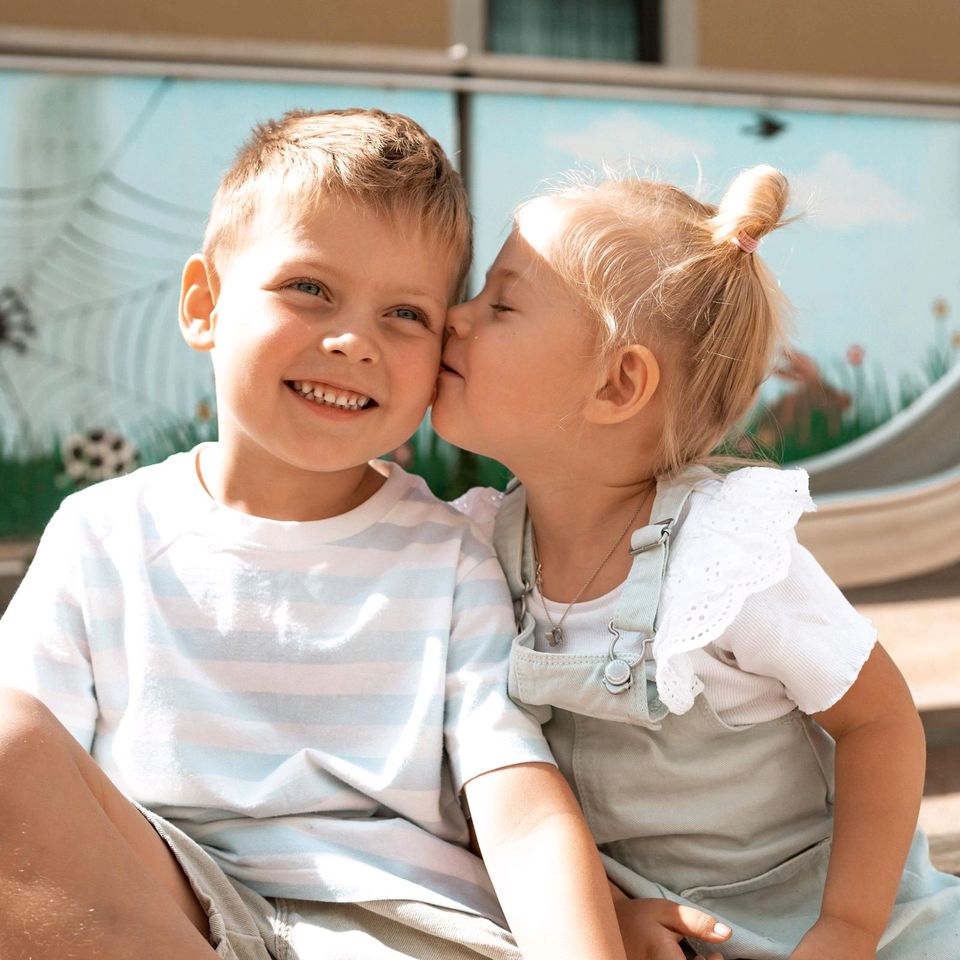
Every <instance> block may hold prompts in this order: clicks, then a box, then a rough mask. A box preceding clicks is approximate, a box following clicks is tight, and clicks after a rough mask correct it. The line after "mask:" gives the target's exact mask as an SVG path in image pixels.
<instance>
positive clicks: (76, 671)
mask: <svg viewBox="0 0 960 960" xmlns="http://www.w3.org/2000/svg"><path fill="white" fill-rule="evenodd" d="M69 506H70V505H69V504H65V505H64V506H62V507H61V508H60V510H59V511H58V512H57V514H55V515H54V517H53V519H52V520H51V521H50V523H49V524H48V525H47V529H46V530H45V531H44V534H43V537H42V538H41V540H40V544H39V546H38V547H37V553H36V555H35V557H34V558H33V561H32V562H31V564H30V567H29V569H28V570H27V573H26V575H25V576H24V578H23V580H22V581H21V583H20V585H19V587H18V589H17V592H16V593H15V594H14V596H13V599H12V600H11V601H10V604H9V606H8V607H7V609H6V611H5V612H4V614H3V617H2V618H0V687H16V688H18V689H20V690H24V691H26V692H27V693H31V694H33V695H34V696H35V697H37V698H38V699H39V700H41V701H43V702H44V703H45V704H46V705H47V706H48V707H49V708H50V709H51V710H52V711H53V712H54V713H55V714H56V716H57V718H58V719H59V720H60V721H61V723H63V725H64V726H65V727H67V729H69V731H70V732H71V733H72V734H73V736H74V737H75V738H76V739H77V740H78V741H79V742H80V744H81V745H82V746H83V748H84V749H85V750H89V749H90V746H91V743H92V740H93V732H94V725H95V723H96V718H97V710H98V708H97V702H96V698H95V697H94V693H93V671H92V668H91V663H90V652H89V649H88V643H87V630H86V622H85V617H84V614H83V610H82V606H81V595H82V582H81V581H82V569H83V559H82V558H85V559H86V560H87V561H90V560H92V559H93V558H92V557H90V556H88V554H87V551H86V550H85V544H86V542H87V539H88V538H87V535H86V530H85V528H84V526H83V524H82V523H80V522H78V518H77V517H76V516H74V514H75V513H76V511H71V510H70V509H69Z"/></svg>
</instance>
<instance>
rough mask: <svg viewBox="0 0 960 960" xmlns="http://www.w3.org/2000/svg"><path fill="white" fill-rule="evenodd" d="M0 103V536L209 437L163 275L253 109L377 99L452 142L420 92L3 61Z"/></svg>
mask: <svg viewBox="0 0 960 960" xmlns="http://www.w3.org/2000/svg"><path fill="white" fill-rule="evenodd" d="M0 103H3V104H4V107H5V109H4V110H3V111H2V112H0V537H22V536H31V535H35V534H36V533H38V532H39V531H40V530H41V529H42V527H43V525H44V523H45V522H46V520H47V519H48V518H49V516H50V515H51V514H52V512H53V510H54V509H55V508H56V505H57V504H58V503H59V501H60V500H61V499H62V498H63V497H64V496H65V495H66V494H67V493H69V492H71V491H72V490H74V489H76V488H77V487H78V486H82V485H84V484H86V483H90V482H95V481H97V480H100V479H103V478H105V477H107V476H114V475H117V474H119V473H122V472H125V471H127V470H129V469H131V468H132V467H134V466H136V465H137V464H138V463H150V462H155V461H157V460H160V459H162V458H163V457H165V456H167V455H168V454H170V453H172V452H174V451H176V450H182V449H189V448H190V447H191V446H192V445H193V444H195V443H196V442H198V441H200V440H203V439H205V438H208V437H211V436H213V435H214V433H215V424H214V419H215V418H214V410H213V382H212V373H211V368H210V364H209V359H208V358H206V357H203V356H200V355H197V354H194V353H192V351H190V350H189V349H187V348H186V346H185V344H184V343H183V342H182V340H181V338H180V334H179V332H178V329H177V298H178V293H179V283H180V271H181V269H182V266H183V263H184V261H185V260H186V258H187V257H188V256H189V255H190V254H191V253H193V252H194V251H195V250H196V249H198V247H199V245H200V242H201V238H202V234H203V228H204V224H205V220H206V211H207V207H208V204H209V201H210V199H211V197H212V196H213V193H214V191H215V189H216V186H217V183H218V180H219V177H220V175H221V173H222V172H223V171H224V170H225V169H226V167H227V166H228V165H229V163H230V162H231V159H232V157H233V154H234V151H235V150H236V148H237V146H238V145H239V144H240V142H241V141H242V140H244V139H245V138H246V136H247V135H248V133H249V131H250V128H251V127H252V125H253V124H254V123H255V122H256V121H257V120H260V119H264V118H267V117H272V116H278V115H280V114H281V113H283V112H284V111H286V110H288V109H292V108H295V107H306V108H310V109H325V108H330V107H348V106H368V107H381V108H383V109H385V110H395V111H399V112H402V113H406V114H408V115H410V116H412V117H414V118H415V119H417V120H418V121H420V122H421V123H422V124H423V125H424V126H425V127H426V128H427V129H428V130H430V131H431V133H432V134H433V135H434V136H435V137H436V138H437V139H438V140H439V141H440V142H441V143H442V144H443V145H444V147H445V148H446V149H448V150H450V151H451V152H452V151H453V150H454V149H455V143H456V131H455V127H454V120H455V111H454V102H453V97H452V95H451V94H450V93H445V92H434V91H415V90H414V91H411V90H380V89H372V88H369V87H351V86H316V85H284V84H268V83H243V82H229V83H228V82H211V81H186V80H174V79H170V78H162V77H159V78H157V77H150V78H144V77H116V76H111V77H90V76H82V77H80V76H65V75H63V76H61V75H42V74H33V73H20V72H8V73H0Z"/></svg>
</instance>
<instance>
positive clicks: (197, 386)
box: [0, 79, 211, 451]
mask: <svg viewBox="0 0 960 960" xmlns="http://www.w3.org/2000/svg"><path fill="white" fill-rule="evenodd" d="M64 82H66V81H64V80H62V79H61V80H60V83H61V84H63V83H64ZM77 82H79V81H76V80H75V81H74V83H77ZM171 85H172V81H170V80H168V79H161V80H156V81H153V83H152V90H150V91H149V94H148V95H147V96H146V97H145V98H144V100H143V102H142V104H141V105H140V106H139V109H138V110H137V111H136V113H134V114H133V115H131V116H130V117H129V119H128V120H127V121H126V126H125V129H123V130H122V133H121V135H120V136H119V138H117V139H116V140H115V142H114V143H113V144H112V145H110V146H109V148H108V149H104V150H103V152H102V155H101V156H98V157H95V158H93V159H94V162H92V163H89V162H88V163H83V162H82V161H83V159H84V158H83V157H82V156H80V155H79V154H82V151H80V150H78V149H77V145H76V143H75V142H72V141H71V140H70V138H71V136H75V133H74V131H71V129H70V126H71V121H70V118H69V117H67V118H65V123H64V124H63V126H64V127H65V128H66V129H64V130H63V139H64V140H65V141H66V145H65V149H66V150H67V151H68V152H69V150H70V149H71V148H72V149H73V150H74V152H76V153H77V154H78V166H79V167H81V169H80V170H78V174H79V175H78V176H77V177H76V178H74V179H66V180H63V181H61V182H50V183H38V182H37V173H38V172H37V170H36V169H35V167H36V166H41V167H42V166H43V160H44V158H45V157H49V156H51V155H53V154H54V153H55V152H56V150H57V149H58V148H59V149H61V151H63V149H64V144H63V143H62V142H61V143H58V142H57V140H56V137H57V131H56V129H53V130H52V132H50V133H47V134H46V139H45V141H44V142H42V143H41V144H39V145H38V144H37V143H36V142H35V141H34V142H33V143H30V142H29V141H28V145H29V146H30V147H31V148H32V149H31V150H30V151H26V153H27V155H28V159H29V158H31V157H34V158H36V157H38V156H39V158H40V162H39V164H36V165H33V164H31V167H33V169H26V168H25V169H24V170H23V172H22V174H21V177H20V179H21V181H22V180H26V179H28V178H29V180H30V182H31V185H29V186H18V185H5V184H3V183H2V179H0V251H2V252H3V259H2V264H0V412H2V423H3V439H4V442H5V445H6V446H7V448H10V449H20V450H23V451H31V450H32V451H36V450H40V449H44V448H47V447H49V445H50V444H51V442H52V441H53V440H54V439H55V438H56V437H58V436H63V435H64V434H65V433H69V432H71V431H77V430H85V429H90V428H93V427H103V426H117V427H119V428H120V429H121V430H122V431H124V432H126V433H133V434H135V435H136V434H139V435H140V436H141V437H142V436H143V435H144V433H146V434H148V435H149V433H150V432H151V431H156V430H163V429H168V428H169V427H170V426H171V425H173V424H176V423H178V422H182V421H183V420H184V419H186V418H189V416H190V411H191V409H192V408H194V407H195V406H196V404H197V402H198V400H199V399H200V398H202V397H203V396H204V395H209V394H210V392H211V377H210V373H209V361H208V360H207V359H206V358H201V357H193V356H191V354H190V351H189V350H188V348H186V346H185V345H184V344H183V342H182V340H180V337H179V333H178V330H177V323H176V305H177V298H178V292H179V281H180V271H181V268H182V264H183V262H184V259H185V257H186V256H187V255H189V253H191V252H192V251H193V250H195V249H197V247H198V246H199V242H200V238H201V236H202V231H203V224H204V220H205V214H204V213H203V212H202V211H200V210H197V209H192V208H190V207H189V206H185V205H181V204H179V203H177V202H173V201H171V200H170V199H168V198H166V197H163V196H159V195H157V193H155V192H154V191H152V190H151V188H150V181H149V176H148V175H147V172H146V171H145V176H144V180H145V182H131V179H130V178H129V177H128V176H123V175H120V174H118V172H117V166H118V163H119V161H120V160H121V159H122V158H123V157H124V155H125V153H126V152H127V151H128V150H129V148H130V146H131V144H133V143H134V142H135V141H136V139H137V137H138V135H139V134H140V133H141V131H142V130H143V128H144V126H145V125H146V124H147V122H148V121H149V120H150V118H151V117H152V116H153V114H154V113H155V112H156V110H157V109H158V107H159V106H160V104H161V103H162V101H163V99H164V98H165V97H166V96H167V95H168V93H169V91H170V88H171ZM68 106H69V104H68ZM59 108H60V110H61V113H62V112H63V109H64V107H63V105H62V101H61V102H60V107H59ZM21 113H22V114H23V115H24V116H25V117H26V119H27V121H28V122H29V120H30V119H32V118H30V117H29V111H28V110H22V111H21ZM24 140H26V138H24ZM24 152H25V151H24V150H22V149H21V151H20V154H21V157H22V156H23V154H24ZM88 152H89V151H88ZM67 165H68V163H66V164H65V163H61V164H60V168H61V169H62V168H63V167H64V166H67ZM21 166H24V167H25V165H24V164H21ZM48 166H53V164H48ZM83 167H86V168H87V169H82V168H83ZM41 172H42V171H41ZM145 439H146V440H147V442H148V443H149V439H150V438H149V436H147V437H146V438H145Z"/></svg>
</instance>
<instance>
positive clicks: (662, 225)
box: [518, 166, 789, 475]
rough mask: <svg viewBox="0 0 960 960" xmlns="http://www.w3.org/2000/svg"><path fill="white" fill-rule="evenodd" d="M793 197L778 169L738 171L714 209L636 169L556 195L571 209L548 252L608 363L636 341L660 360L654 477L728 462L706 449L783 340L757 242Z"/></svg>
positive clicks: (779, 308) (783, 322) (775, 296)
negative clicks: (661, 415)
mask: <svg viewBox="0 0 960 960" xmlns="http://www.w3.org/2000/svg"><path fill="white" fill-rule="evenodd" d="M787 194H788V185H787V181H786V179H785V178H784V176H783V174H782V173H780V171H779V170H775V169H773V168H772V167H767V166H758V167H752V168H751V169H749V170H745V171H744V172H743V173H741V174H740V175H739V176H738V177H737V178H736V179H735V180H734V181H733V183H732V184H731V185H730V187H729V188H728V190H727V192H726V194H725V195H724V197H723V199H722V200H721V202H720V204H719V206H713V205H712V204H707V203H701V202H700V201H698V200H696V199H694V198H693V197H691V196H690V195H689V194H687V193H685V192H684V191H682V190H680V189H678V188H676V187H672V186H669V185H668V184H664V183H658V182H655V181H651V180H642V179H638V178H635V177H610V178H608V179H605V180H603V181H601V182H587V183H583V182H580V183H573V184H570V185H567V186H564V187H560V188H559V189H558V190H556V191H555V192H554V193H553V194H552V195H553V196H556V197H559V198H561V199H562V201H563V202H565V203H566V205H567V209H566V210H565V216H564V218H563V221H562V222H563V226H562V227H561V230H560V235H559V236H558V237H557V238H555V240H554V242H553V243H552V244H551V245H550V247H549V249H547V250H546V251H545V252H544V255H545V258H546V260H547V262H548V263H549V265H550V266H551V267H552V268H553V269H554V270H555V271H556V273H557V274H558V275H559V276H561V277H562V278H563V279H564V280H565V281H566V282H567V283H568V284H570V285H571V287H572V288H573V289H574V290H575V291H576V292H577V294H578V295H579V296H580V297H581V298H582V300H583V301H584V303H585V304H586V306H587V308H588V310H589V313H590V314H591V315H592V316H593V317H594V318H595V320H596V322H597V325H598V337H599V354H600V357H601V359H603V358H605V357H607V356H610V355H612V353H613V351H615V350H616V349H617V348H618V347H621V346H623V345H626V344H629V343H637V342H639V343H646V344H649V345H650V346H651V347H652V348H654V351H655V353H656V355H657V358H658V360H659V361H660V365H661V381H660V385H661V389H662V390H663V391H664V393H665V403H664V405H663V406H664V411H665V422H664V427H663V432H662V434H661V437H660V443H659V449H658V452H657V456H656V463H655V464H654V470H655V472H656V473H657V474H658V475H667V474H670V473H673V472H675V471H676V470H678V469H679V468H681V467H682V466H683V465H684V464H687V463H691V462H695V461H701V462H702V461H710V460H714V462H717V463H718V464H719V463H722V460H719V459H717V458H714V457H712V456H711V454H712V453H713V451H714V450H715V449H716V448H717V447H718V445H719V444H721V442H722V441H723V440H724V439H725V438H727V437H728V436H729V434H730V432H731V430H732V428H733V427H735V426H736V425H737V424H738V422H739V421H740V420H741V419H742V418H743V416H744V415H745V414H746V413H747V412H748V411H749V409H750V407H751V405H752V404H753V402H754V400H755V398H756V396H757V391H758V390H759V388H760V384H761V383H762V382H763V380H764V379H765V377H766V376H767V375H768V374H769V372H770V368H771V365H772V360H773V358H774V356H775V355H776V353H777V351H778V349H779V348H781V346H782V345H783V343H784V341H785V338H786V334H787V319H788V313H789V304H788V302H787V300H786V298H785V297H784V296H783V294H782V292H781V291H780V288H779V286H778V284H777V282H776V280H775V279H774V277H773V276H772V275H771V273H770V271H769V270H768V269H767V267H766V266H765V265H764V263H763V261H762V260H761V259H760V258H759V256H758V255H757V254H756V253H754V252H753V250H754V249H755V248H756V243H757V242H758V241H759V240H760V239H761V238H762V237H764V236H766V235H767V234H768V233H770V232H771V231H772V230H775V229H776V228H777V227H779V226H782V225H783V224H784V223H785V222H786V221H785V220H784V218H783V217H784V209H785V206H786V201H787ZM538 199H539V198H538ZM530 202H531V203H536V202H538V201H537V200H534V201H530ZM525 206H527V204H525V205H524V207H525ZM524 207H521V208H520V211H519V212H518V216H519V215H521V214H522V212H523V209H524Z"/></svg>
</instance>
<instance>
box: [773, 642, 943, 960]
mask: <svg viewBox="0 0 960 960" xmlns="http://www.w3.org/2000/svg"><path fill="white" fill-rule="evenodd" d="M814 718H815V719H816V720H817V722H818V723H819V724H820V725H821V726H822V727H823V728H824V729H825V730H826V731H827V733H829V734H830V735H831V736H832V737H833V738H834V740H835V741H836V745H837V746H836V807H835V811H834V828H833V846H832V851H831V854H830V865H829V868H828V871H827V880H826V886H825V888H824V893H823V903H822V904H821V909H820V918H819V920H818V921H817V922H816V924H815V925H814V926H813V927H812V928H811V930H810V931H809V932H808V933H807V935H806V936H805V937H804V938H803V940H801V942H800V944H799V945H798V946H797V949H796V950H795V951H794V953H793V954H792V957H791V960H829V958H833V957H842V958H844V960H875V957H876V951H877V944H878V942H879V940H880V937H881V935H882V933H883V931H884V929H885V927H886V925H887V922H888V920H889V918H890V912H891V910H892V909H893V903H894V900H895V898H896V895H897V889H898V887H899V885H900V877H901V874H902V872H903V864H904V861H905V860H906V857H907V853H908V851H909V849H910V843H911V841H912V839H913V834H914V831H915V829H916V825H917V816H918V813H919V810H920V797H921V795H922V793H923V777H924V769H925V761H926V752H925V744H924V736H923V727H922V726H921V724H920V718H919V716H918V714H917V711H916V708H915V707H914V705H913V700H912V698H911V696H910V691H909V690H908V689H907V685H906V682H905V681H904V679H903V677H902V676H901V674H900V671H899V670H898V669H897V668H896V666H895V665H894V663H893V661H892V660H891V659H890V657H889V656H888V655H887V653H886V652H885V651H884V650H883V648H882V647H880V645H879V644H877V645H876V646H875V647H874V649H873V652H872V653H871V654H870V657H869V659H868V660H867V662H866V663H865V664H864V666H863V668H862V670H861V671H860V674H859V676H858V677H857V679H856V681H855V682H854V684H853V686H851V687H850V689H849V690H848V691H847V693H846V694H845V695H844V696H843V697H842V698H841V699H840V700H839V701H838V702H837V703H836V704H834V706H832V707H830V708H829V709H827V710H824V711H823V712H822V713H817V714H814Z"/></svg>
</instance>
